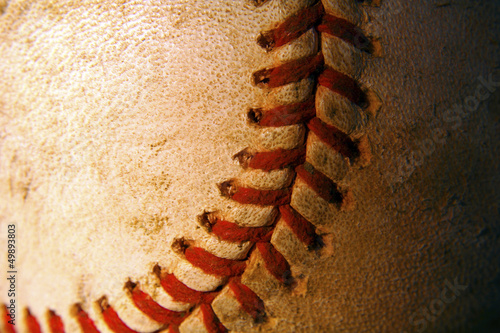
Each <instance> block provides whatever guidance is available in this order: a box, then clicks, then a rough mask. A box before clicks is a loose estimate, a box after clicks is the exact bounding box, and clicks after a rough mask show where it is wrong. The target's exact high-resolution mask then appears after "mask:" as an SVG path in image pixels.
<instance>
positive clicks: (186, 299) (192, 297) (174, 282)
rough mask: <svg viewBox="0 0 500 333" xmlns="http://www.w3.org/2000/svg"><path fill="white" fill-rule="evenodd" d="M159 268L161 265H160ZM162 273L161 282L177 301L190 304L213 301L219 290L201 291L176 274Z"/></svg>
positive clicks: (164, 288)
mask: <svg viewBox="0 0 500 333" xmlns="http://www.w3.org/2000/svg"><path fill="white" fill-rule="evenodd" d="M158 269H159V267H158ZM157 274H158V275H160V284H161V286H162V288H163V290H165V291H166V292H167V293H168V294H169V295H170V296H171V297H172V298H173V299H174V300H175V301H177V302H182V303H189V304H199V303H212V301H213V300H214V298H215V297H216V296H217V294H218V292H201V291H197V290H193V289H191V288H189V287H188V286H186V285H185V284H184V283H182V282H181V281H179V280H178V279H177V278H176V277H175V276H174V274H162V273H159V271H157Z"/></svg>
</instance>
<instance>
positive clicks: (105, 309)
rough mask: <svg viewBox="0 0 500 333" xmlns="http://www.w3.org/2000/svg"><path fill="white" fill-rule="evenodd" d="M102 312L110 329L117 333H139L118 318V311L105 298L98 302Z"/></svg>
mask: <svg viewBox="0 0 500 333" xmlns="http://www.w3.org/2000/svg"><path fill="white" fill-rule="evenodd" d="M97 302H98V304H99V306H100V307H101V310H102V317H103V318H104V321H105V322H106V325H108V327H109V329H110V330H112V331H113V332H115V333H138V332H136V331H134V330H133V329H131V328H130V327H128V326H127V325H126V324H125V323H124V322H123V321H122V320H121V319H120V317H119V316H118V314H117V313H116V311H115V310H114V309H113V308H112V307H111V305H109V304H108V301H107V299H106V298H105V297H102V298H101V299H100V300H99V301H97Z"/></svg>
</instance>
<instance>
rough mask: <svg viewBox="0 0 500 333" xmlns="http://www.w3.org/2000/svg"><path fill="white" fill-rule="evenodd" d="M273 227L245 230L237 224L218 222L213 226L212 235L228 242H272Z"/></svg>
mask: <svg viewBox="0 0 500 333" xmlns="http://www.w3.org/2000/svg"><path fill="white" fill-rule="evenodd" d="M272 231H273V227H257V228H245V227H240V226H239V225H237V224H236V223H232V222H227V221H220V220H217V222H216V223H215V224H213V225H212V226H211V232H212V234H214V235H216V236H217V237H219V238H220V239H223V240H225V241H228V242H235V243H236V242H237V243H240V242H252V243H256V242H259V241H270V240H271V233H272Z"/></svg>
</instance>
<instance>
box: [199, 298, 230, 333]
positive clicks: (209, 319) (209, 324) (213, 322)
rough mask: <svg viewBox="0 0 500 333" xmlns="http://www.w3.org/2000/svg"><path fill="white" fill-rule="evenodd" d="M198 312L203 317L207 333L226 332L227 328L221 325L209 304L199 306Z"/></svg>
mask: <svg viewBox="0 0 500 333" xmlns="http://www.w3.org/2000/svg"><path fill="white" fill-rule="evenodd" d="M200 310H201V313H202V315H203V323H204V324H205V328H206V329H207V331H208V332H209V333H225V332H227V328H225V327H224V325H222V323H221V322H220V321H219V318H217V316H216V315H215V313H214V310H212V307H211V306H210V305H209V304H202V305H200Z"/></svg>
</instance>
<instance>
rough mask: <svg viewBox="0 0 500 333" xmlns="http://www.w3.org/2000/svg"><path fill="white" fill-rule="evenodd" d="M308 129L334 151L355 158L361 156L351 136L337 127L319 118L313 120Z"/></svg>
mask: <svg viewBox="0 0 500 333" xmlns="http://www.w3.org/2000/svg"><path fill="white" fill-rule="evenodd" d="M307 127H308V128H309V129H310V130H311V132H313V133H314V134H316V135H317V136H318V138H319V139H320V140H321V141H323V142H324V143H326V144H327V145H329V146H330V147H331V148H332V149H334V150H336V151H338V152H339V153H341V154H342V155H344V156H346V157H349V158H355V157H357V156H358V155H359V149H358V147H357V145H356V144H355V143H354V141H352V140H351V138H349V136H348V135H347V134H345V133H343V132H342V131H341V130H339V129H338V128H336V127H335V126H332V125H328V124H325V123H324V122H322V121H321V120H320V119H319V118H313V119H311V121H309V123H308V124H307Z"/></svg>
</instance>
